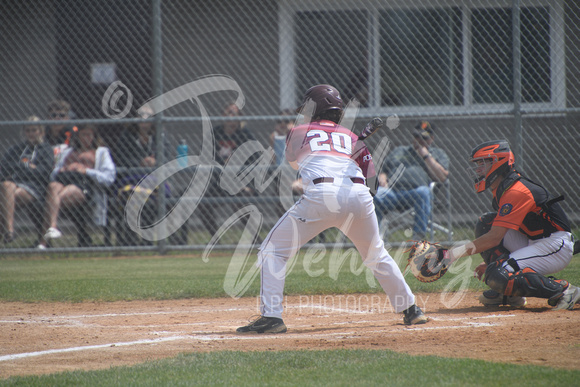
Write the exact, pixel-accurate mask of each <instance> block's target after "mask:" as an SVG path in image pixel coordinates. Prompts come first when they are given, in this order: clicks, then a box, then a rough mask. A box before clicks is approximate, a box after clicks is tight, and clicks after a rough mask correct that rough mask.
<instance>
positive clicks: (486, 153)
mask: <svg viewBox="0 0 580 387" xmlns="http://www.w3.org/2000/svg"><path fill="white" fill-rule="evenodd" d="M471 161H472V162H474V163H478V165H477V166H475V167H474V169H475V180H474V185H475V191H476V192H478V193H479V192H483V191H485V190H486V189H488V188H489V187H490V186H491V184H492V183H493V182H494V181H495V180H496V179H497V178H498V177H499V176H502V175H505V174H507V173H508V172H509V170H510V169H512V168H513V167H514V163H515V159H514V154H513V153H512V151H511V149H510V146H509V144H508V142H507V141H506V140H495V141H487V142H484V143H483V144H480V145H478V146H476V147H475V148H473V150H472V151H471Z"/></svg>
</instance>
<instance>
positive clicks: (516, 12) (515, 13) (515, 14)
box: [512, 0, 524, 170]
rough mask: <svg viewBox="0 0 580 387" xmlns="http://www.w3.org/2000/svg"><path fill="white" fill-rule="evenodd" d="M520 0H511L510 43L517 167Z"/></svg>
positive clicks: (520, 148)
mask: <svg viewBox="0 0 580 387" xmlns="http://www.w3.org/2000/svg"><path fill="white" fill-rule="evenodd" d="M520 38H521V24H520V0H513V7H512V44H513V77H514V78H513V93H514V96H513V97H514V141H515V144H514V151H515V157H516V160H517V165H518V168H519V169H521V170H523V167H524V149H523V128H522V110H521V109H522V50H521V47H522V46H521V41H520Z"/></svg>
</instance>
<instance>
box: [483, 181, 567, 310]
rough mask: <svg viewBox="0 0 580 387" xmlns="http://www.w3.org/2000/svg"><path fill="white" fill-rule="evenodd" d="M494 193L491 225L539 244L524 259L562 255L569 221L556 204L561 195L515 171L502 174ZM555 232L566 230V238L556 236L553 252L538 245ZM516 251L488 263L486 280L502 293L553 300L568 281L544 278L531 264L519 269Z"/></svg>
mask: <svg viewBox="0 0 580 387" xmlns="http://www.w3.org/2000/svg"><path fill="white" fill-rule="evenodd" d="M493 196H494V198H493V208H494V210H495V211H497V215H496V217H495V219H494V221H493V224H492V226H499V227H505V228H508V229H510V230H515V231H518V232H521V233H522V234H524V235H526V236H527V237H528V238H529V239H530V240H533V241H537V243H538V244H537V245H532V246H530V247H527V248H526V249H527V250H526V252H525V258H523V259H524V260H528V261H530V260H533V259H552V258H553V257H554V256H555V255H557V254H564V251H565V250H563V247H564V245H565V243H567V242H566V241H565V239H566V238H570V235H569V233H570V222H569V221H568V217H567V216H566V214H565V213H564V211H563V210H562V207H560V204H559V203H558V202H559V201H561V200H563V199H564V198H563V197H562V196H560V197H557V198H552V196H551V195H550V194H549V192H548V191H547V190H546V189H545V188H544V187H542V186H541V185H539V184H537V183H534V182H533V181H531V180H529V179H527V178H525V177H523V176H521V175H520V174H519V173H518V172H516V171H515V170H511V171H510V172H509V173H508V174H507V176H505V177H504V179H503V180H502V182H501V183H500V184H499V186H498V187H497V189H496V191H495V192H494V193H493ZM558 232H565V233H568V237H562V238H560V236H556V237H555V238H556V239H557V240H558V242H557V245H558V246H556V247H555V248H554V250H553V251H550V252H548V253H546V251H548V250H549V249H542V248H541V247H539V246H541V244H542V243H543V242H542V241H540V240H544V241H545V242H546V243H549V241H550V240H551V239H552V236H553V234H554V233H558ZM559 234H560V233H559ZM554 235H555V234H554ZM560 239H561V245H560ZM530 249H531V251H530ZM522 250H523V249H522ZM570 253H571V251H570ZM514 254H515V255H516V257H515V258H514ZM517 254H518V251H512V252H511V253H510V255H509V258H504V259H499V260H497V261H495V262H492V263H491V264H489V265H488V267H487V269H486V272H485V283H486V284H487V285H488V286H489V287H490V288H491V289H493V290H495V291H496V292H498V293H500V294H503V295H505V296H519V297H528V296H530V297H540V298H547V299H549V300H552V301H553V302H556V301H557V300H558V299H559V297H561V296H562V294H563V292H564V290H565V289H566V288H567V286H568V283H567V282H566V281H565V280H555V279H552V278H548V277H545V276H544V275H542V274H540V273H538V272H537V271H536V270H534V269H533V268H532V267H522V268H521V269H520V264H521V263H522V262H523V261H522V258H521V257H520V258H518V257H517ZM570 258H571V255H570ZM518 262H519V263H518ZM526 266H529V265H526ZM511 269H513V270H511ZM551 305H552V304H551ZM553 305H556V304H555V303H554V304H553Z"/></svg>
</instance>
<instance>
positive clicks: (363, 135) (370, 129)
mask: <svg viewBox="0 0 580 387" xmlns="http://www.w3.org/2000/svg"><path fill="white" fill-rule="evenodd" d="M382 127H383V120H381V119H380V118H379V117H375V118H373V119H372V120H370V121H369V123H368V124H367V126H365V128H364V129H363V130H362V131H361V132H360V135H359V136H358V139H359V140H363V141H364V140H366V139H367V138H369V137H370V136H372V135H373V134H374V133H375V132H376V131H377V130H379V129H380V128H382Z"/></svg>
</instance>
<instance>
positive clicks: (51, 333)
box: [0, 293, 580, 378]
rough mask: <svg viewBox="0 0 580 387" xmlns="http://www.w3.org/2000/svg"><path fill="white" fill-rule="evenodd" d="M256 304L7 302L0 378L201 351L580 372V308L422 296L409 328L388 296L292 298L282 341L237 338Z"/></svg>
mask: <svg viewBox="0 0 580 387" xmlns="http://www.w3.org/2000/svg"><path fill="white" fill-rule="evenodd" d="M256 301H257V300H256V299H255V298H251V299H250V298H245V299H238V300H234V299H226V298H220V299H191V300H178V301H132V302H113V303H78V304H67V303H55V304H52V303H51V304H47V303H41V304H24V303H0V376H1V377H2V378H6V377H9V376H12V375H27V374H43V373H52V372H58V371H66V370H76V369H83V370H91V369H102V368H109V367H111V366H119V365H130V364H136V363H140V362H144V361H147V360H152V359H160V358H164V357H169V356H174V355H177V354H179V353H183V352H195V351H220V350H243V351H253V350H255V351H278V350H294V349H312V350H317V349H335V348H368V349H391V350H394V351H399V352H405V353H409V354H428V355H439V356H445V357H459V358H462V357H470V358H474V359H483V360H491V361H503V362H510V363H516V364H536V365H545V366H550V367H561V368H569V369H580V308H579V307H578V306H577V307H576V308H575V309H574V310H573V311H552V310H550V308H549V307H548V306H547V304H546V302H545V301H543V300H536V299H532V300H530V301H529V304H528V306H527V307H526V308H525V309H523V310H518V309H513V308H495V309H489V308H484V307H482V306H480V305H479V304H478V302H477V294H476V293H468V294H467V295H466V297H465V298H463V299H462V301H461V302H460V304H459V306H458V307H456V308H454V309H447V308H446V307H444V306H443V303H442V302H441V296H440V295H439V294H418V304H419V305H420V306H421V307H423V308H424V310H425V311H426V312H427V313H428V315H429V317H430V319H431V321H430V322H429V323H427V324H425V325H419V326H413V327H407V326H405V325H403V324H402V315H400V314H394V313H392V312H390V307H389V305H388V303H387V302H386V300H385V297H384V296H380V295H376V294H375V295H364V294H363V295H349V296H341V295H333V296H326V297H325V296H302V297H289V298H288V300H287V301H286V311H285V316H284V321H285V322H286V325H287V326H288V332H287V333H286V334H281V335H245V336H242V335H237V334H236V333H235V332H234V331H235V328H236V327H238V326H240V325H243V324H244V323H245V322H246V321H247V320H248V319H249V318H250V317H251V316H252V314H255V313H256V310H257V304H256Z"/></svg>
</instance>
